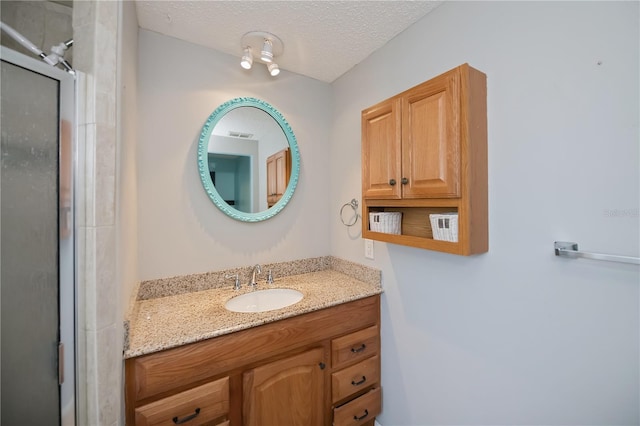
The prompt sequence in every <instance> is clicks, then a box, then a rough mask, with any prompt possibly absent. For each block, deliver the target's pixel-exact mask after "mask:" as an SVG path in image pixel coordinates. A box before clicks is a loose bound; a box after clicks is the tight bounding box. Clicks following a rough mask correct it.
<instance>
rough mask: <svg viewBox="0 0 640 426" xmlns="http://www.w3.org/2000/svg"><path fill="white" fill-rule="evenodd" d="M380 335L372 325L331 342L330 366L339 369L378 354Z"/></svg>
mask: <svg viewBox="0 0 640 426" xmlns="http://www.w3.org/2000/svg"><path fill="white" fill-rule="evenodd" d="M379 347H380V334H379V332H378V326H377V325H374V326H372V327H369V328H365V329H363V330H360V331H356V332H355V333H351V334H347V335H346V336H342V337H339V338H337V339H333V340H332V341H331V365H332V366H333V368H340V367H342V366H344V365H347V364H349V363H351V362H353V361H356V360H360V359H364V358H367V357H369V356H371V355H373V354H376V353H378V350H379Z"/></svg>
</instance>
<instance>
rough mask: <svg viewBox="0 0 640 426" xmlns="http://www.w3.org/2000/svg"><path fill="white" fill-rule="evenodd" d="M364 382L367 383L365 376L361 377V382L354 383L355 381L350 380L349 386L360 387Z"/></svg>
mask: <svg viewBox="0 0 640 426" xmlns="http://www.w3.org/2000/svg"><path fill="white" fill-rule="evenodd" d="M366 381H367V378H366V377H365V376H362V380H360V381H359V382H356V381H355V380H352V381H351V384H352V385H353V386H360V385H361V384H363V383H364V382H366Z"/></svg>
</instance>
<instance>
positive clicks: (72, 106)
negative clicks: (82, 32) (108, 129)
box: [0, 46, 78, 426]
mask: <svg viewBox="0 0 640 426" xmlns="http://www.w3.org/2000/svg"><path fill="white" fill-rule="evenodd" d="M0 59H1V60H2V61H4V62H8V63H10V64H13V65H15V66H18V67H20V68H24V69H26V70H28V71H31V72H35V73H37V74H41V75H43V76H45V77H49V78H51V79H53V80H57V81H58V82H59V86H58V88H59V89H58V105H59V110H58V113H59V116H58V156H59V157H58V164H59V170H58V194H59V199H58V207H59V210H58V224H59V231H58V249H59V260H58V262H59V266H58V267H59V278H58V279H59V283H58V294H59V297H58V303H59V305H58V312H59V314H58V316H59V333H60V340H59V348H60V349H59V351H58V353H59V357H60V359H59V368H58V373H59V374H58V381H59V384H60V417H61V418H60V424H61V425H62V426H73V425H75V424H76V418H77V398H76V390H77V389H78V387H77V383H76V380H77V377H76V371H77V368H76V354H77V349H76V341H77V319H78V311H77V306H78V304H77V295H78V292H77V286H76V276H77V274H76V262H75V253H76V247H77V241H76V232H75V231H76V222H75V210H76V203H75V201H76V200H75V193H76V170H77V164H78V158H77V152H78V149H77V137H76V116H75V115H76V93H77V91H76V78H75V76H74V75H73V74H71V73H68V72H65V71H63V70H61V69H59V68H55V67H53V66H51V65H48V64H46V63H44V62H41V61H39V60H37V59H34V58H31V57H28V56H26V55H24V54H22V53H19V52H16V51H14V50H11V49H9V48H7V47H4V46H0ZM64 122H66V124H63V123H64ZM66 126H68V128H67V129H68V132H69V133H68V134H63V129H64V128H65V127H66ZM63 137H68V138H70V141H69V146H70V148H71V149H70V150H69V152H65V150H63V149H61V147H62V144H63ZM63 157H64V158H63ZM63 167H68V168H67V169H66V170H63ZM65 173H66V176H68V178H69V180H70V181H69V188H68V189H69V193H68V195H67V194H64V195H63V191H61V188H60V181H61V178H60V177H61V176H63V175H65ZM63 196H68V197H69V200H68V201H70V206H68V207H65V200H63V199H62V198H63ZM67 204H68V203H67ZM65 224H66V227H65V229H61V228H62V227H63V226H65ZM69 313H71V315H69ZM65 366H66V368H65Z"/></svg>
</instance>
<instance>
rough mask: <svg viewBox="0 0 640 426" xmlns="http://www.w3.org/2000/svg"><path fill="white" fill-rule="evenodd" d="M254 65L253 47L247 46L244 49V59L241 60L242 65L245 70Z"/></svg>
mask: <svg viewBox="0 0 640 426" xmlns="http://www.w3.org/2000/svg"><path fill="white" fill-rule="evenodd" d="M252 65H253V55H252V54H251V48H250V47H246V48H245V49H244V54H243V55H242V60H241V61H240V66H241V67H242V68H244V69H245V70H250V69H251V66H252Z"/></svg>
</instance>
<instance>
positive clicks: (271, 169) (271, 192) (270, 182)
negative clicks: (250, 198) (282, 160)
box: [267, 156, 277, 207]
mask: <svg viewBox="0 0 640 426" xmlns="http://www.w3.org/2000/svg"><path fill="white" fill-rule="evenodd" d="M275 197H276V160H275V158H274V157H273V156H271V157H269V158H267V205H268V206H269V207H271V206H272V205H274V204H275V203H276V201H277V200H276V199H275Z"/></svg>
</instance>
